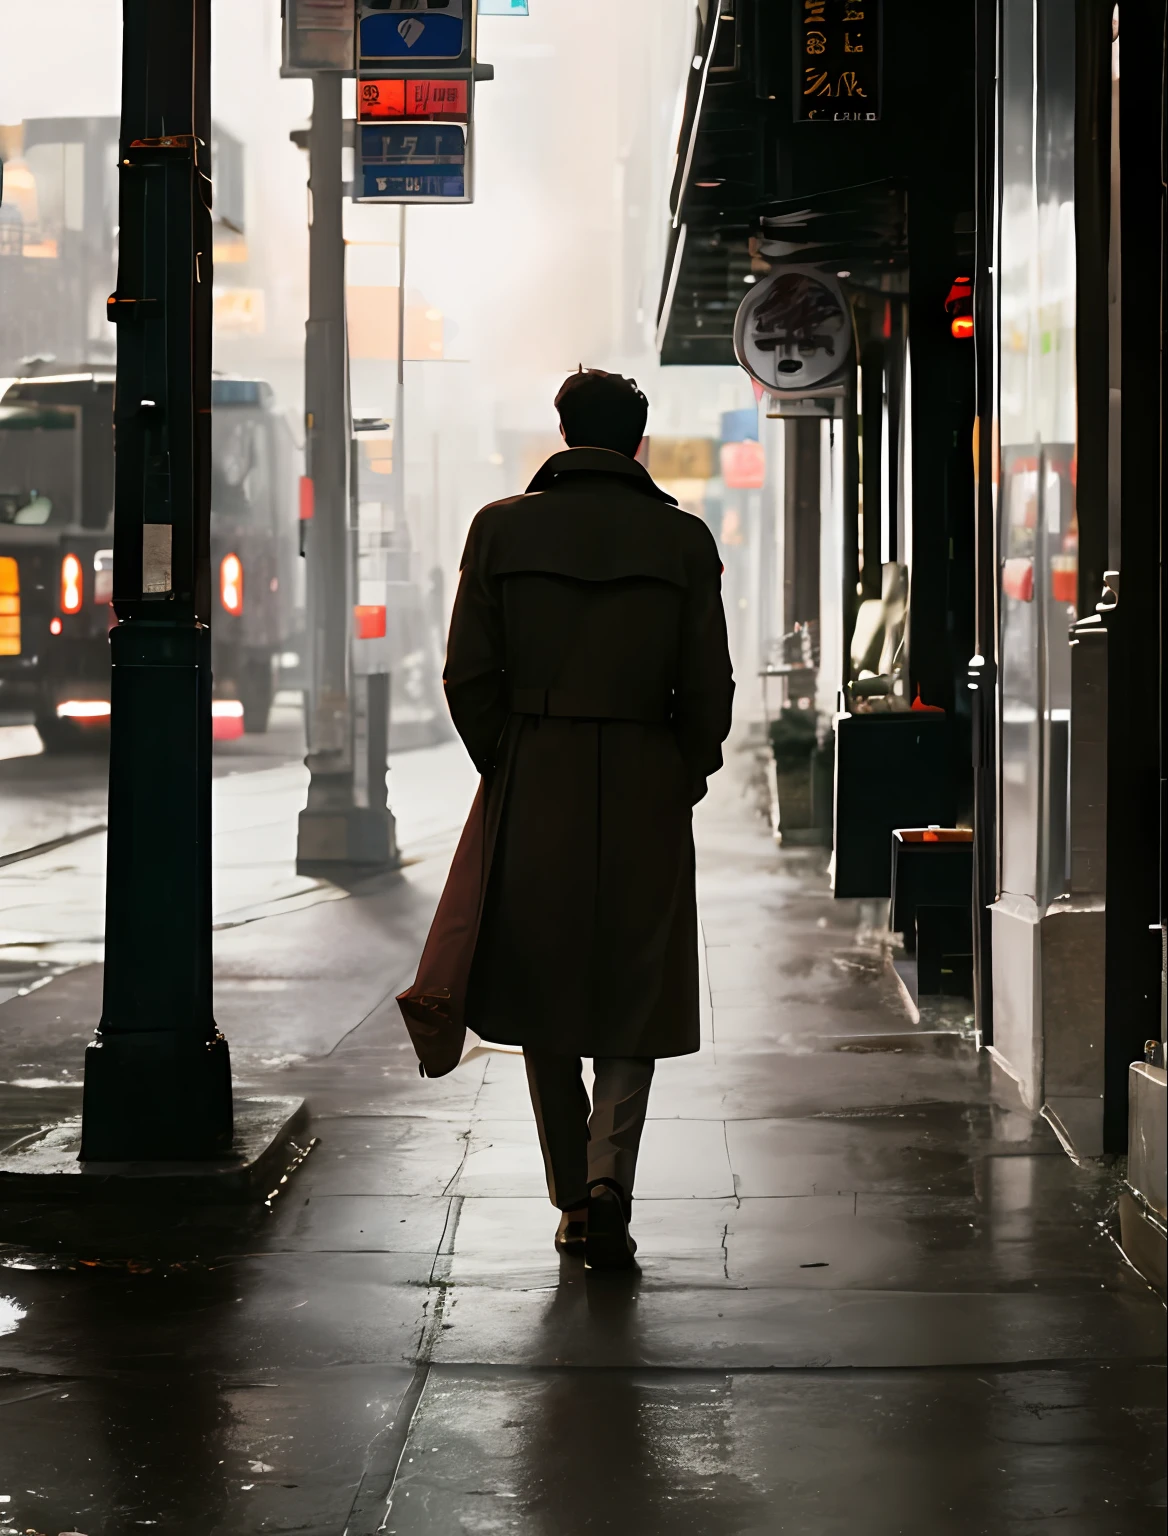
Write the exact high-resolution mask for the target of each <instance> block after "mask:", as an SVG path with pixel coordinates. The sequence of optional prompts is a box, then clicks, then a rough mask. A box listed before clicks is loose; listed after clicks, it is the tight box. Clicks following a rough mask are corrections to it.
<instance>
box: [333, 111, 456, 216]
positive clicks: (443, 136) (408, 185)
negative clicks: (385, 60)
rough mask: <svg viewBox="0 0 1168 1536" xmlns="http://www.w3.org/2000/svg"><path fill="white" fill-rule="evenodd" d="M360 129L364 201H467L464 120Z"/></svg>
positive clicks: (360, 196) (359, 192)
mask: <svg viewBox="0 0 1168 1536" xmlns="http://www.w3.org/2000/svg"><path fill="white" fill-rule="evenodd" d="M358 133H359V136H360V137H359V166H358V177H357V186H356V187H355V188H354V192H355V194H356V200H357V201H359V202H383V203H468V202H470V201H471V193H472V187H471V175H470V172H471V165H470V141H469V135H468V129H467V126H466V125H464V124H461V123H432V122H425V121H417V120H415V121H412V122H411V121H403V122H386V123H377V124H370V123H366V122H363V123H361V125H360V126H359V128H358Z"/></svg>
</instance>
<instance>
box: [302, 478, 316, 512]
mask: <svg viewBox="0 0 1168 1536" xmlns="http://www.w3.org/2000/svg"><path fill="white" fill-rule="evenodd" d="M315 510H316V488H315V486H314V485H313V483H312V477H311V476H310V475H301V476H300V521H301V522H302V523H307V522H309V521H310V520H311V518H312V514H313V512H314V511H315Z"/></svg>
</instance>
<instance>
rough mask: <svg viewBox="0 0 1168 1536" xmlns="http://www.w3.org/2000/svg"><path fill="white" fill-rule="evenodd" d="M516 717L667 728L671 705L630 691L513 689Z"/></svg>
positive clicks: (652, 695) (653, 697) (656, 697)
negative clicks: (640, 722) (638, 722)
mask: <svg viewBox="0 0 1168 1536" xmlns="http://www.w3.org/2000/svg"><path fill="white" fill-rule="evenodd" d="M511 711H512V713H513V714H516V715H552V716H554V717H555V718H556V719H566V720H643V721H645V722H647V723H649V724H652V725H664V724H665V722H666V721H667V720H668V719H669V705H668V703H666V702H665V701H664V700H662V698H661V697H660V695H658V694H649V693H644V694H638V693H637V692H636V691H634V690H631V689H629V690H626V689H609V688H597V689H595V690H593V689H574V688H513V689H512V690H511Z"/></svg>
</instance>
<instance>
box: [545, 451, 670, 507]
mask: <svg viewBox="0 0 1168 1536" xmlns="http://www.w3.org/2000/svg"><path fill="white" fill-rule="evenodd" d="M575 474H588V475H620V476H621V477H623V478H624V479H626V480H632V481H633V482H634V484H635V485H636V488H637V490H638V491H642V492H644V494H645V495H647V496H655V497H656V498H657V499H658V500H659V501H667V502H669V503H670V504H671V505H673V506H676V505H677V501H676V499H675V498H674V497H672V496H670V495H669V493H668V492H667V491H663V490H662V489H661V487H660V486H659V485H657V484H656V483H655V482H654V480H653V478H652V476H651V475H650V474H649V471H648V470H647V469H646V468H645V467H644V465H643V464H638V463H637V461H636V459H630V458H629V457H628V455H627V454H623V453H614V452H613V450H612V449H611V448H565V449H564V451H563V452H562V453H553V454H552V456H551V458H550V459H548V461H547V463H546V464H544V465H543V466H542V468H540V469H539V470H538V471H537V472H536V475H535V478H534V479H533V480H532V482H531V484H530V485H529V486H528V487H527V490H528V492H529V493H530V492H532V491H546V490H550V489H551V487H552V485H553V483H554V482H555V480H556V479H557V477H558V476H560V475H575Z"/></svg>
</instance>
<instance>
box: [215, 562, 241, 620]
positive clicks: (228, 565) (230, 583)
mask: <svg viewBox="0 0 1168 1536" xmlns="http://www.w3.org/2000/svg"><path fill="white" fill-rule="evenodd" d="M219 597H220V599H221V601H222V603H223V606H224V608H226V609H227V612H228V613H233V614H234V615H235V616H236V618H238V617H239V615H240V614H241V613H242V612H243V565H242V564H241V562H240V559H239V556H238V555H224V556H223V559H222V560H221V561H220V562H219Z"/></svg>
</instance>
